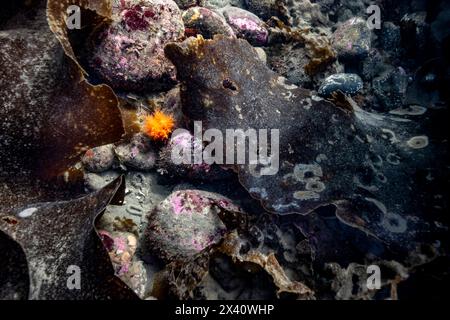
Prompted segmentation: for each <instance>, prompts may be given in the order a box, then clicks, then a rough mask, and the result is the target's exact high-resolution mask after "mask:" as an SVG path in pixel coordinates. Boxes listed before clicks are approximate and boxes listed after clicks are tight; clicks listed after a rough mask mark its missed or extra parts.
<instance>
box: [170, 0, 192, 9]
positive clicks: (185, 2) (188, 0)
mask: <svg viewBox="0 0 450 320" xmlns="http://www.w3.org/2000/svg"><path fill="white" fill-rule="evenodd" d="M174 1H175V3H176V4H177V5H178V7H179V8H180V9H187V8H190V7H195V6H196V5H197V0H174Z"/></svg>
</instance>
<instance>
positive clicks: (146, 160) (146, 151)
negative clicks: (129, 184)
mask: <svg viewBox="0 0 450 320" xmlns="http://www.w3.org/2000/svg"><path fill="white" fill-rule="evenodd" d="M114 151H115V153H116V156H117V158H118V159H119V161H120V162H121V163H122V164H124V165H125V166H130V167H133V168H136V169H139V170H144V171H146V170H150V169H152V168H153V167H154V166H155V163H156V157H157V154H156V152H155V150H154V147H153V145H152V143H151V141H150V139H149V138H147V137H146V136H145V135H144V134H142V133H138V134H136V135H134V136H133V138H131V141H130V142H129V143H123V144H120V145H118V146H116V147H115V148H114Z"/></svg>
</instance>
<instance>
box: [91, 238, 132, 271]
mask: <svg viewBox="0 0 450 320" xmlns="http://www.w3.org/2000/svg"><path fill="white" fill-rule="evenodd" d="M98 234H99V236H100V239H101V240H102V242H103V245H104V247H105V249H106V250H107V251H108V253H109V257H110V258H111V262H112V263H113V266H114V269H115V272H116V274H117V275H119V276H120V275H122V274H124V273H127V272H128V268H129V267H130V264H131V260H132V258H133V256H134V254H135V252H136V247H137V238H136V236H135V235H134V234H131V233H127V232H108V231H106V230H100V231H99V232H98Z"/></svg>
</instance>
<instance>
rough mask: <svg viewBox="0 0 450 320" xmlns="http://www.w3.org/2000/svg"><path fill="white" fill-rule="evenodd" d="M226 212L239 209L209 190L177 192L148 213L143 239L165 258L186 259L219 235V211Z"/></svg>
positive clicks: (221, 229) (221, 232) (222, 225)
mask: <svg viewBox="0 0 450 320" xmlns="http://www.w3.org/2000/svg"><path fill="white" fill-rule="evenodd" d="M226 211H232V212H238V211H240V209H239V208H238V207H237V206H235V205H234V204H233V203H232V202H231V201H230V200H229V199H227V198H224V197H222V196H220V195H217V194H213V193H210V192H204V191H199V190H183V191H176V192H174V193H172V194H171V195H170V196H169V197H168V198H167V199H165V200H164V201H162V202H161V203H160V204H159V205H158V207H157V208H156V209H155V210H154V211H153V212H152V213H151V214H150V216H149V224H148V227H147V232H146V234H145V241H148V245H149V246H150V247H151V248H152V250H155V251H156V252H158V253H159V255H160V257H161V258H162V259H164V260H167V261H172V260H178V259H188V258H189V257H192V256H194V255H195V254H196V253H199V252H200V251H202V250H203V249H205V248H206V247H208V246H210V245H212V244H214V243H217V242H218V241H219V240H220V239H221V238H222V236H223V235H224V234H225V232H226V227H225V225H224V223H223V222H222V221H221V220H220V218H219V215H218V214H220V213H221V212H226Z"/></svg>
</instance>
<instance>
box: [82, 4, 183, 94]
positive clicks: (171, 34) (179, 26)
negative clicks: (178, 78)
mask: <svg viewBox="0 0 450 320" xmlns="http://www.w3.org/2000/svg"><path fill="white" fill-rule="evenodd" d="M183 36H184V26H183V21H182V18H181V12H180V10H179V8H178V6H177V5H176V3H175V2H173V1H172V0H129V1H123V2H122V3H121V6H120V7H119V8H115V9H114V12H113V22H112V23H111V24H110V25H109V26H108V27H107V28H106V29H104V30H102V31H101V32H99V33H97V35H96V36H95V37H94V39H93V41H92V43H93V44H94V45H93V46H92V48H91V51H92V53H90V54H89V56H88V61H89V65H90V67H91V69H92V70H93V71H94V72H93V73H94V75H96V76H97V77H98V78H100V80H101V81H104V82H106V83H107V84H109V85H111V86H112V87H113V88H114V89H118V90H132V91H142V90H158V89H162V88H165V87H168V86H169V85H170V84H171V83H174V79H175V68H174V66H173V64H172V63H170V61H169V60H167V59H166V58H165V56H164V52H163V51H164V45H165V44H166V43H168V42H171V41H178V40H180V39H181V38H182V37H183Z"/></svg>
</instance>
